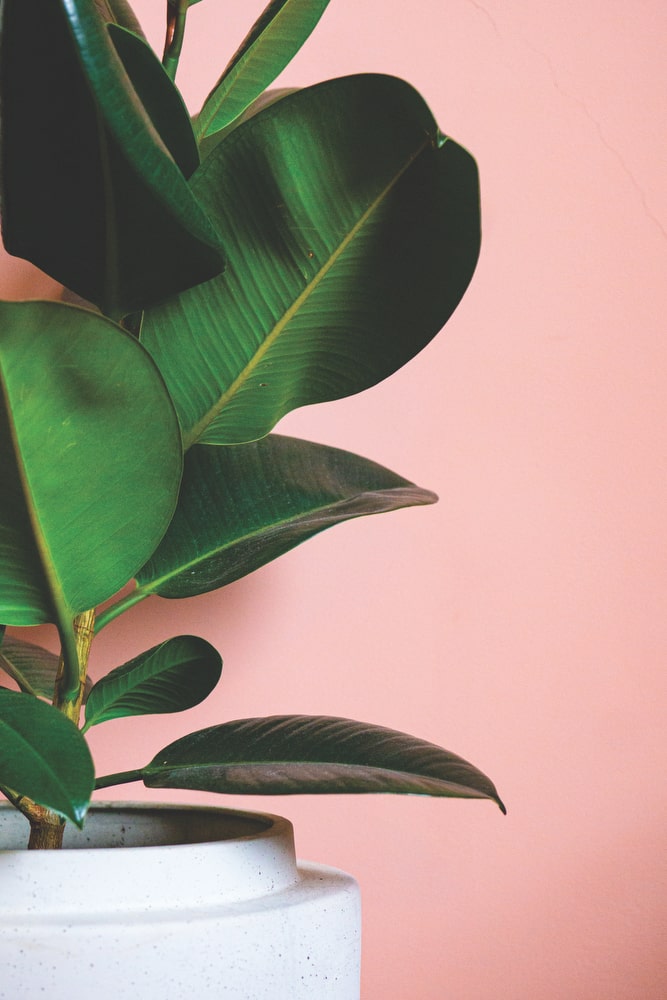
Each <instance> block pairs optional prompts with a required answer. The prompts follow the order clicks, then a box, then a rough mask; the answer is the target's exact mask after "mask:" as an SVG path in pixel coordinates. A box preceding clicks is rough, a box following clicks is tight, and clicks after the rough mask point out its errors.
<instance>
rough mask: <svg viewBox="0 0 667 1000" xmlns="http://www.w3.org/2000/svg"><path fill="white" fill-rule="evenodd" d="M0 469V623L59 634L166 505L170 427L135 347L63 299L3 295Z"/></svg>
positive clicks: (157, 525) (134, 562)
mask: <svg viewBox="0 0 667 1000" xmlns="http://www.w3.org/2000/svg"><path fill="white" fill-rule="evenodd" d="M0 468H1V469H2V477H1V479H0V620H2V621H3V622H5V623H6V624H8V625H38V624H42V623H45V622H53V623H55V624H56V625H57V626H58V627H59V629H60V630H61V636H63V639H64V641H66V640H67V637H68V636H69V637H70V639H71V623H72V618H73V617H74V615H76V614H78V613H80V612H82V611H84V610H86V609H88V608H92V607H94V606H95V605H96V604H98V603H100V602H101V601H104V600H105V599H106V598H108V597H110V596H111V595H112V594H114V593H115V592H116V591H117V590H118V589H119V588H120V587H122V586H123V585H124V584H125V583H126V582H127V580H128V579H129V578H131V577H132V576H133V574H134V573H135V572H136V570H137V569H138V568H139V567H140V566H141V565H142V564H143V563H144V562H145V561H146V559H147V557H148V556H149V555H150V554H151V552H152V551H153V549H154V548H155V546H156V545H157V543H158V541H159V540H160V538H161V537H162V535H163V534H164V531H165V529H166V527H167V524H168V523H169V520H170V518H171V515H172V513H173V510H174V507H175V504H176V499H177V495H178V488H179V483H180V475H181V468H182V449H181V441H180V432H179V428H178V423H177V420H176V416H175V413H174V410H173V406H172V404H171V400H170V399H169V396H168V393H167V392H166V390H165V387H164V384H163V382H162V379H161V378H160V375H159V373H158V371H157V370H156V368H155V365H154V364H153V362H152V360H151V358H150V357H149V355H148V354H147V353H146V352H145V351H144V349H143V348H142V347H141V345H140V344H139V343H138V342H137V341H136V340H135V339H134V338H133V337H131V336H130V335H129V334H127V333H125V332H124V331H123V330H121V329H120V328H119V327H117V326H115V324H113V323H111V322H110V321H109V320H106V319H104V318H103V317H101V316H98V315H97V314H95V313H92V312H89V311H86V310H83V309H78V308H75V307H73V306H66V305H63V304H61V303H56V302H23V303H9V302H3V303H0ZM72 649H73V647H72V645H71V642H70V645H69V647H68V648H67V649H66V657H67V658H68V660H69V661H70V665H71V669H72V670H74V665H75V663H76V658H75V654H74V653H73V651H72Z"/></svg>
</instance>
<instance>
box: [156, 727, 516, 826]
mask: <svg viewBox="0 0 667 1000" xmlns="http://www.w3.org/2000/svg"><path fill="white" fill-rule="evenodd" d="M141 774H142V777H143V780H144V783H145V784H146V785H148V787H149V788H189V789H196V790H198V791H206V792H230V793H233V794H243V795H245V794H247V795H302V794H306V793H308V794H310V793H325V792H326V793H340V792H345V793H348V792H403V793H410V794H413V795H435V796H451V797H455V798H483V799H492V800H493V801H494V802H496V803H497V804H498V805H499V806H500V808H501V809H502V810H503V812H504V811H505V807H504V806H503V804H502V802H501V800H500V798H499V796H498V793H497V791H496V789H495V787H494V785H493V784H492V782H491V781H490V780H489V779H488V778H487V777H486V776H485V775H484V774H482V772H481V771H479V770H478V769H477V768H476V767H474V766H473V765H472V764H469V763H468V762H467V761H465V760H463V759H462V758H461V757H457V756H456V755H455V754H453V753H450V752H449V751H448V750H443V749H442V748H441V747H438V746H436V745H435V744H433V743H427V742H426V741H424V740H420V739H417V738H416V737H414V736H408V735H407V734H406V733H399V732H396V731H395V730H393V729H385V728H384V727H381V726H372V725H368V724H367V723H364V722H354V721H352V720H350V719H337V718H330V717H328V716H305V715H278V716H272V717H270V718H267V719H241V720H237V721H234V722H227V723H224V724H223V725H221V726H211V727H210V728H208V729H202V730H200V731H199V732H197V733H192V734H191V735H190V736H185V737H184V738H183V739H180V740H176V742H175V743H171V744H170V745H169V746H167V747H165V749H164V750H161V751H160V753H158V754H157V755H156V756H155V757H154V758H153V760H152V761H151V762H150V764H148V765H147V766H146V767H144V768H143V769H142V771H141Z"/></svg>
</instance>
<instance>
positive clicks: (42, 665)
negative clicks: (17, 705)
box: [0, 635, 59, 698]
mask: <svg viewBox="0 0 667 1000" xmlns="http://www.w3.org/2000/svg"><path fill="white" fill-rule="evenodd" d="M58 662H59V657H58V656H56V654H55V653H51V652H50V651H49V650H48V649H43V648H42V647H41V646H36V645H35V644H34V643H32V642H26V641H25V640H24V639H17V638H15V637H14V636H10V635H8V636H5V640H4V642H3V643H2V645H1V646H0V669H2V670H4V671H5V673H7V674H9V676H10V677H11V678H12V680H14V681H15V682H16V683H17V684H18V685H19V687H20V688H21V690H22V691H26V692H27V693H28V694H33V695H37V696H39V697H40V698H51V697H52V696H53V689H54V685H55V681H56V671H57V670H58Z"/></svg>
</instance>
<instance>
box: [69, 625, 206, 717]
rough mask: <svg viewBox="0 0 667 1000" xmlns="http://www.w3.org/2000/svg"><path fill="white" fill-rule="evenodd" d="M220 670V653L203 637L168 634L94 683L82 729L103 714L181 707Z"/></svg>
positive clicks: (195, 699) (197, 697)
mask: <svg viewBox="0 0 667 1000" xmlns="http://www.w3.org/2000/svg"><path fill="white" fill-rule="evenodd" d="M221 671H222V660H221V659H220V654H219V653H218V652H217V650H215V649H214V648H213V646H211V644H210V643H208V642H206V641H205V640H204V639H199V638H198V637H197V636H194V635H179V636H176V637H175V638H173V639H168V640H167V641H166V642H163V643H161V644H160V645H159V646H154V647H153V648H152V649H149V650H147V651H146V652H145V653H142V654H141V655H140V656H137V657H135V658H134V659H132V660H130V661H129V662H128V663H125V664H123V666H121V667H117V668H116V670H112V671H111V673H109V674H107V675H106V676H105V677H103V678H102V679H101V680H100V681H98V682H97V684H95V685H94V687H93V689H92V691H91V692H90V695H89V697H88V701H87V704H86V725H85V728H84V731H85V730H86V729H89V728H90V727H91V726H96V725H98V724H99V723H100V722H107V721H108V720H109V719H119V718H123V717H125V716H130V715H155V714H160V713H166V712H183V711H185V709H187V708H192V707H193V706H194V705H198V704H199V703H200V702H201V701H203V700H204V698H206V697H208V695H209V694H210V693H211V691H212V690H213V688H214V687H215V685H216V684H217V683H218V681H219V679H220V673H221Z"/></svg>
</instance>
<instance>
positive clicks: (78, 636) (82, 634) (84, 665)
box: [53, 608, 95, 726]
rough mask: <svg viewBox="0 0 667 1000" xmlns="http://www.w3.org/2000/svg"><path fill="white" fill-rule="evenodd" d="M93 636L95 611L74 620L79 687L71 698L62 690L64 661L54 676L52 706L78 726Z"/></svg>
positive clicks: (85, 613) (86, 612)
mask: <svg viewBox="0 0 667 1000" xmlns="http://www.w3.org/2000/svg"><path fill="white" fill-rule="evenodd" d="M94 634H95V609H94V608H93V609H91V610H90V611H84V612H82V614H80V615H77V616H76V618H75V619H74V640H75V644H76V654H77V658H78V661H79V686H78V689H77V691H76V693H75V694H74V695H73V696H72V695H70V694H68V692H67V691H66V690H65V688H64V661H63V659H62V658H61V660H60V663H59V665H58V673H57V674H56V685H55V691H54V695H53V704H54V706H55V707H56V708H57V709H59V710H60V711H61V712H62V713H63V715H66V716H67V718H68V719H69V720H70V721H71V722H73V723H74V725H75V726H78V725H79V715H80V714H81V705H82V703H83V694H84V691H85V687H86V675H87V673H88V656H89V655H90V647H91V644H92V641H93V636H94Z"/></svg>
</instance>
